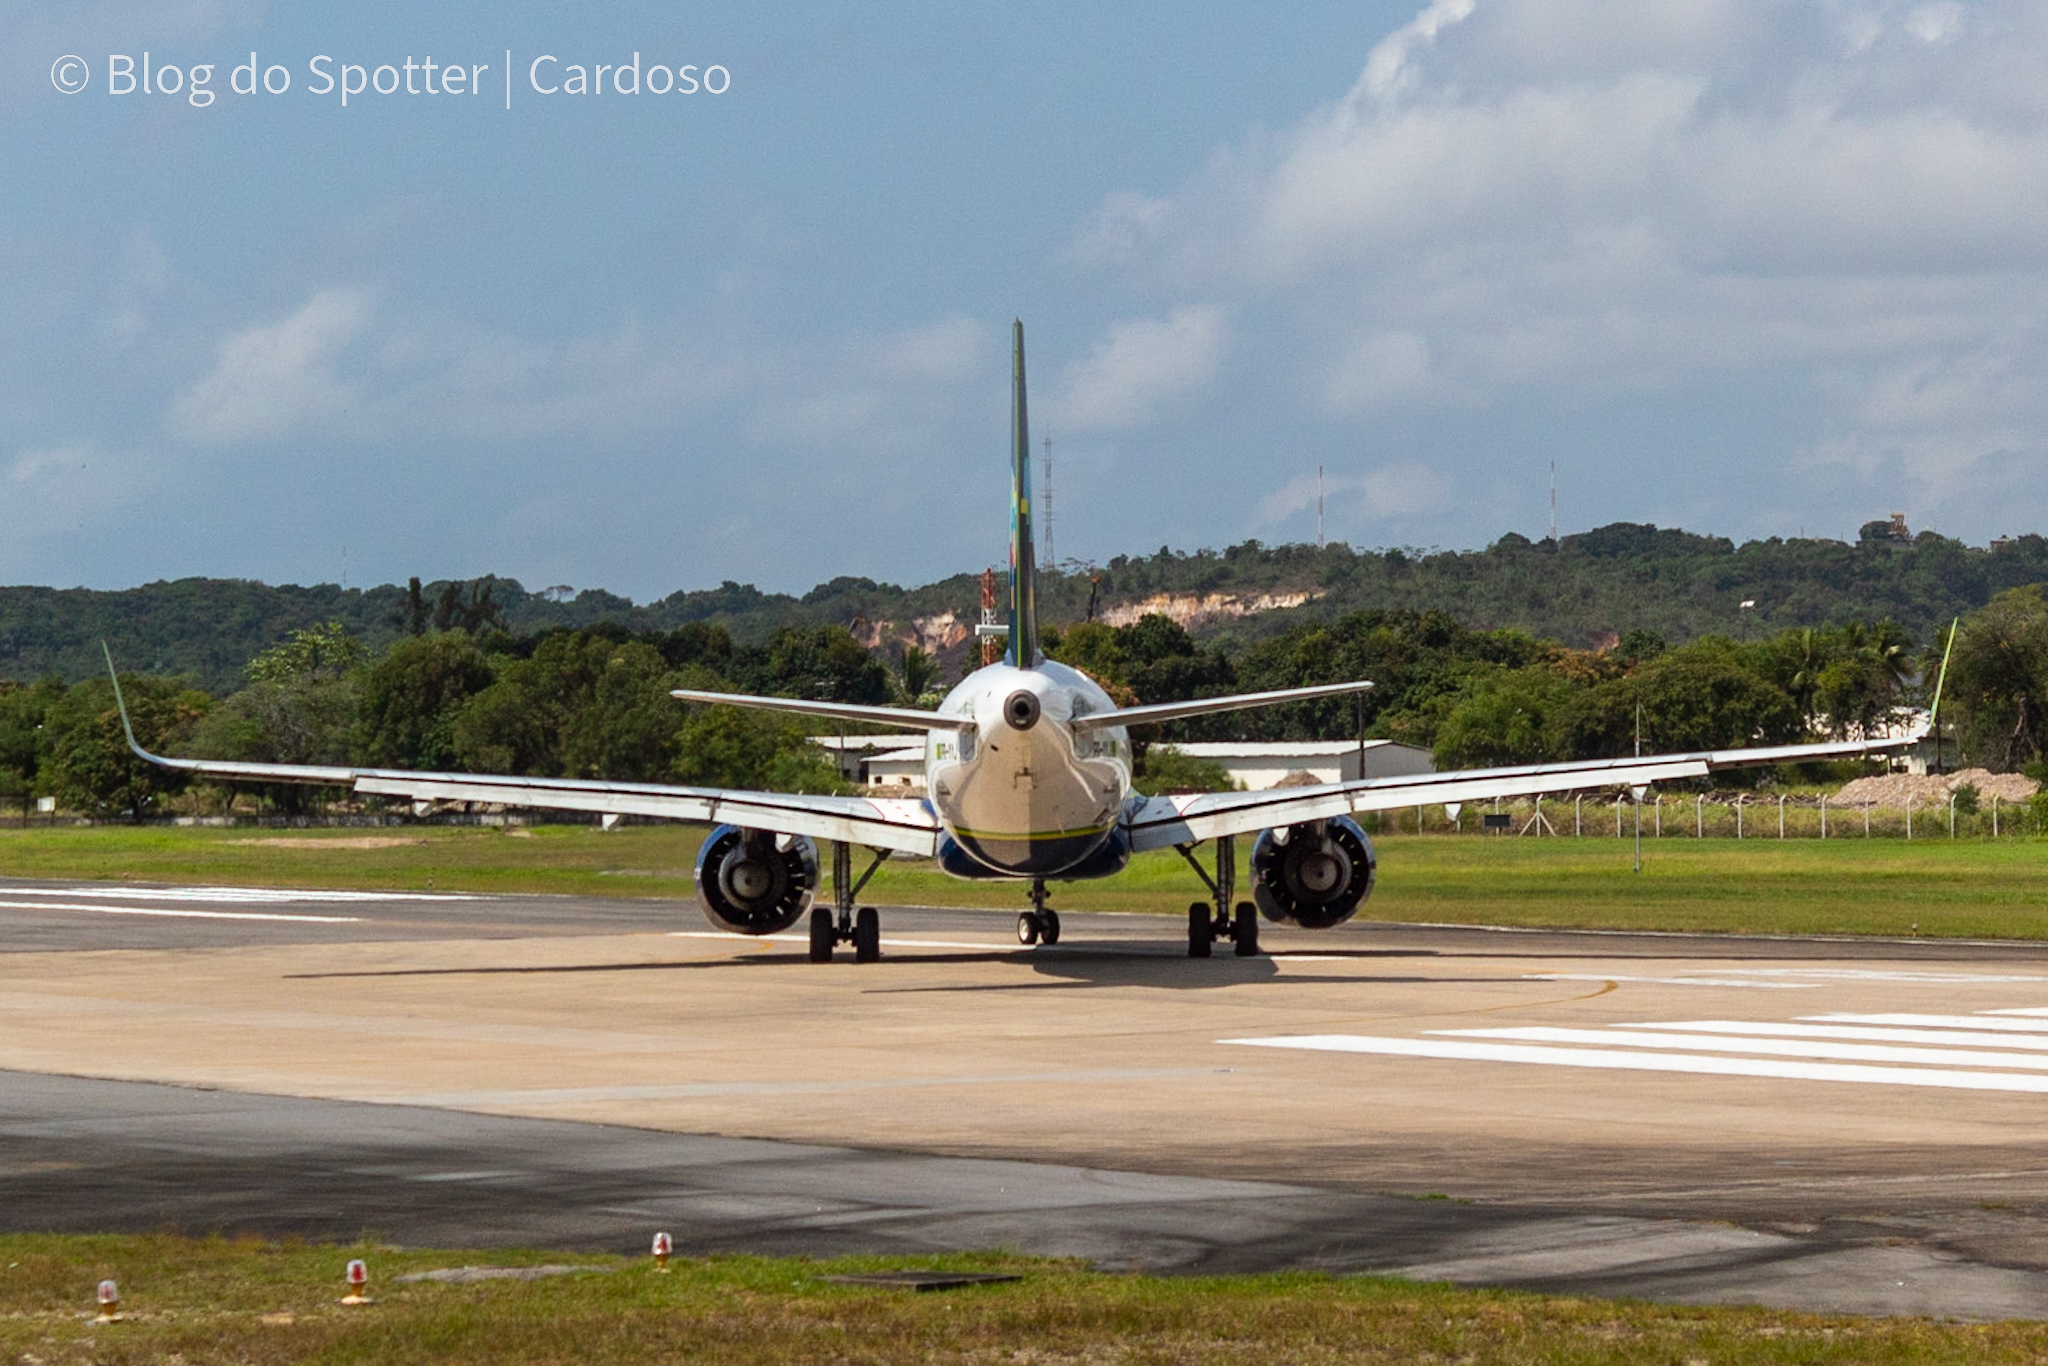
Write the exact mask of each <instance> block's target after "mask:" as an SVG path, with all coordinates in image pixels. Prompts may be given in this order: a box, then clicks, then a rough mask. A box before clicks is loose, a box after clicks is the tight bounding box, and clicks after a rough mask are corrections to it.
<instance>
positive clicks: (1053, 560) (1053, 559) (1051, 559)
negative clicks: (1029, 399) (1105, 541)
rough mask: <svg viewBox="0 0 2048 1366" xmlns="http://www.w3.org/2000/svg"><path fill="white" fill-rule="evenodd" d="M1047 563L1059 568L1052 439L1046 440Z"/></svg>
mask: <svg viewBox="0 0 2048 1366" xmlns="http://www.w3.org/2000/svg"><path fill="white" fill-rule="evenodd" d="M1045 562H1046V563H1047V564H1049V565H1051V566H1052V567H1053V568H1054V569H1058V568H1059V563H1060V561H1059V557H1058V556H1057V555H1055V554H1053V552H1052V438H1051V437H1049V436H1048V437H1047V438H1045Z"/></svg>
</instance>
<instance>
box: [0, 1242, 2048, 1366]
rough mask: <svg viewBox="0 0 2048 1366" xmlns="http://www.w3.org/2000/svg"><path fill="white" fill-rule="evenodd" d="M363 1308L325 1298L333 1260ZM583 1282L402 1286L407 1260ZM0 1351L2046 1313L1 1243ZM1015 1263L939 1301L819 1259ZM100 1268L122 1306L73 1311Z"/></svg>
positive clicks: (1616, 1335) (952, 1359) (461, 1353)
mask: <svg viewBox="0 0 2048 1366" xmlns="http://www.w3.org/2000/svg"><path fill="white" fill-rule="evenodd" d="M352 1256H360V1257H363V1258H364V1259H365V1260H366V1261H367V1262H368V1263H369V1266H370V1270H371V1276H372V1284H371V1287H370V1290H371V1293H372V1295H373V1297H374V1298H375V1299H376V1300H377V1303H375V1304H372V1305H367V1306H359V1307H344V1306H342V1305H340V1304H338V1303H337V1301H338V1300H339V1298H340V1297H341V1295H342V1293H343V1286H342V1271H343V1267H344V1266H345V1264H346V1261H347V1259H348V1258H350V1257H352ZM540 1263H552V1264H556V1265H563V1264H580V1265H585V1266H588V1267H591V1268H594V1269H596V1270H597V1272H598V1274H580V1275H565V1276H554V1277H549V1278H546V1279H537V1280H527V1281H514V1280H494V1281H481V1282H471V1283H466V1284H463V1283H443V1282H417V1283H412V1284H399V1283H397V1282H396V1280H395V1277H396V1276H398V1275H400V1274H402V1273H406V1272H413V1271H421V1270H428V1269H435V1268H452V1267H462V1266H479V1265H489V1266H515V1265H534V1264H540ZM0 1266H4V1268H5V1269H4V1270H0V1360H6V1361H10V1362H16V1361H18V1362H29V1363H36V1364H37V1366H68V1364H69V1363H74V1362H77V1363H84V1362H93V1363H99V1362H129V1361H135V1362H145V1361H147V1362H214V1361H234V1362H247V1363H268V1362H337V1363H338V1362H350V1363H354V1362H377V1363H387V1364H388V1363H408V1362H481V1361H490V1362H534V1363H553V1362H590V1363H597V1364H598V1366H602V1364H603V1363H610V1362H619V1363H625V1362H631V1363H635V1364H636V1366H639V1363H647V1362H673V1361H691V1362H718V1363H722V1364H726V1366H747V1364H748V1363H757V1362H758V1363H768V1362H776V1363H780V1362H795V1361H805V1362H809V1361H817V1362H844V1363H867V1362H876V1363H881V1362H890V1363H899V1362H901V1363H923V1362H946V1363H956V1362H957V1363H1004V1364H1005V1366H1011V1364H1013V1363H1014V1364H1016V1366H1063V1364H1065V1363H1075V1364H1076V1366H1078V1364H1079V1363H1103V1364H1104V1366H1107V1364H1109V1363H1208V1362H1215V1363H1226V1362H1227V1363H1233V1364H1234V1366H1243V1364H1245V1363H1268V1362H1273V1363H1280V1362H1303V1363H1326V1362H1469V1363H1494V1362H1517V1363H1519V1362H1535V1363H1551V1362H1555V1363H1567V1362H1570V1363H1617V1366H1618V1364H1619V1363H1631V1364H1633V1363H1641V1362H1670V1363H1692V1362H1700V1363H1706V1362H1713V1363H1716V1366H1722V1364H1723V1363H1726V1364H1727V1366H1744V1364H1745V1363H1753V1362H1754V1363H1765V1362H1798V1363H1830V1362H1845V1363H1846V1362H1857V1363H1885V1362H1915V1363H1949V1362H1956V1363H1974V1362H2002V1361H2037V1360H2040V1359H2041V1358H2042V1356H2043V1355H2044V1354H2048V1325H2040V1324H2019V1323H2011V1324H1990V1325H1959V1324H1942V1323H1933V1322H1929V1321H1926V1320H1921V1319H1849V1318H1824V1317H1818V1316H1813V1315H1806V1314H1793V1313H1782V1312H1775V1311H1770V1310H1760V1309H1694V1308H1672V1307H1663V1306H1655V1305H1643V1304H1631V1303H1625V1302H1624V1303H1615V1302H1606V1301H1591V1300H1574V1299H1559V1298H1550V1297H1543V1296H1537V1295H1523V1294H1514V1293H1508V1292H1494V1291H1466V1290H1453V1289H1450V1288H1447V1287H1442V1286H1427V1285H1412V1284H1408V1283H1405V1282H1400V1281H1390V1280H1385V1279H1379V1278H1370V1277H1344V1278H1338V1277H1329V1276H1321V1275H1308V1274H1293V1275H1271V1276H1244V1277H1227V1278H1204V1279H1193V1278H1188V1279H1172V1278H1160V1277H1146V1276H1129V1275H1099V1274H1093V1273H1090V1272H1088V1271H1086V1270H1084V1269H1082V1268H1080V1267H1078V1266H1076V1265H1074V1264H1071V1263H1060V1262H1039V1261H1027V1260H1023V1259H1017V1258H1008V1257H1003V1256H1000V1255H990V1256H962V1257H948V1258H941V1259H922V1260H919V1261H916V1262H914V1263H913V1262H903V1261H894V1262H881V1261H875V1260H849V1261H843V1262H833V1263H816V1262H807V1261H794V1260H768V1259H760V1258H742V1257H729V1258H717V1259H713V1260H710V1261H703V1262H692V1261H689V1260H683V1261H679V1262H677V1263H676V1264H674V1265H673V1266H672V1267H671V1269H670V1270H669V1271H668V1272H667V1273H658V1272H656V1271H655V1270H654V1269H653V1266H652V1264H651V1262H650V1261H649V1260H648V1259H646V1258H641V1259H638V1260H636V1261H630V1262H629V1261H625V1260H622V1259H616V1258H605V1257H587V1256H574V1255H564V1254H559V1253H555V1254H541V1253H522V1252H477V1251H475V1250H470V1251H465V1252H441V1253H436V1252H425V1251H409V1252H400V1251H398V1250H395V1249H385V1248H378V1247H366V1248H355V1249H350V1248H331V1247H308V1246H303V1245H295V1246H278V1245H275V1244H266V1243H260V1242H255V1241H243V1240H223V1239H211V1240H198V1241H193V1240H186V1239H180V1238H173V1237H168V1236H155V1237H147V1238H121V1237H109V1236H90V1237H7V1238H0ZM906 1266H916V1267H920V1268H933V1269H936V1268H944V1269H950V1270H987V1271H1005V1272H1012V1273H1018V1274H1021V1277H1022V1279H1020V1280H1018V1281H1015V1282H1011V1283H1008V1284H1000V1285H984V1286H977V1287H972V1288H963V1289H956V1290H948V1291H943V1292H937V1293H927V1294H911V1293H908V1292H905V1291H901V1290H877V1289H873V1288H868V1287H847V1286H841V1285H836V1284H833V1283H831V1282H828V1281H826V1280H824V1279H823V1277H824V1276H825V1275H827V1274H835V1273H846V1272H873V1271H877V1270H883V1269H893V1268H898V1267H906ZM103 1278H112V1279H114V1280H116V1281H117V1282H118V1283H119V1285H120V1288H121V1293H122V1304H121V1309H122V1312H123V1313H124V1314H126V1315H128V1316H129V1317H128V1318H127V1320H126V1321H124V1322H118V1323H112V1324H107V1325H93V1324H91V1323H90V1322H89V1320H90V1318H91V1317H92V1315H93V1310H94V1303H93V1288H94V1286H95V1285H96V1284H97V1283H98V1282H99V1281H100V1280H101V1279H103Z"/></svg>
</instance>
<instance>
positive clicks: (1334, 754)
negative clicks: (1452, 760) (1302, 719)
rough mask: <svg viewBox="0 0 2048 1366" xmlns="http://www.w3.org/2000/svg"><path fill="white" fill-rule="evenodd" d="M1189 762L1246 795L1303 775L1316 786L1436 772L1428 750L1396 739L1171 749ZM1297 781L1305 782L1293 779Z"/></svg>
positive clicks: (1239, 743) (1222, 744) (1240, 742)
mask: <svg viewBox="0 0 2048 1366" xmlns="http://www.w3.org/2000/svg"><path fill="white" fill-rule="evenodd" d="M1174 748H1175V749H1178V750H1179V751H1180V752H1181V753H1182V754H1185V755H1187V756H1188V757H1189V758H1190V759H1203V760H1206V761H1208V762H1209V763H1213V764H1221V765H1222V766H1223V769H1224V771H1225V772H1226V773H1228V774H1229V775H1230V776H1231V777H1232V778H1233V779H1235V780H1236V781H1237V782H1239V783H1242V784H1243V785H1244V787H1245V790H1246V791H1248V792H1261V791H1264V790H1265V789H1266V788H1269V787H1277V786H1279V784H1280V781H1281V779H1283V778H1286V777H1288V776H1289V775H1291V774H1296V773H1305V774H1307V775H1308V777H1309V779H1313V780H1314V781H1316V782H1319V783H1343V782H1350V781H1352V780H1353V779H1356V778H1398V777H1403V776H1406V775H1409V774H1415V773H1434V772H1436V763H1435V761H1434V760H1432V759H1431V758H1430V754H1429V751H1428V750H1426V749H1419V748H1417V747H1416V746H1414V745H1404V744H1401V743H1400V742H1399V741H1395V740H1367V741H1365V742H1364V743H1363V744H1361V743H1360V742H1358V741H1357V740H1309V741H1303V742H1298V743H1285V744H1254V743H1252V742H1250V741H1246V740H1233V741H1221V742H1215V743H1201V744H1190V745H1175V746H1174ZM1295 781H1296V782H1297V783H1300V782H1303V781H1306V780H1305V779H1300V778H1297V779H1295Z"/></svg>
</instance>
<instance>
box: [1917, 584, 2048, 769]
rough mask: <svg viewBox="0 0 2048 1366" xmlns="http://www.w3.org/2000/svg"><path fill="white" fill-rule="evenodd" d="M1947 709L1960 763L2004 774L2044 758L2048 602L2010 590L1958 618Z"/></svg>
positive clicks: (2029, 591)
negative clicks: (1960, 758) (1958, 748)
mask: <svg viewBox="0 0 2048 1366" xmlns="http://www.w3.org/2000/svg"><path fill="white" fill-rule="evenodd" d="M1942 706H1943V708H1944V710H1947V711H1949V712H1950V714H1951V715H1953V716H1954V718H1955V727H1956V734H1957V737H1958V739H1959V742H1960V748H1961V750H1962V757H1963V759H1964V761H1965V762H1968V763H1979V764H1983V765H1984V766H1985V767H1987V768H1990V769H1994V770H1996V771H1999V772H2009V771H2011V770H2013V769H2016V768H2020V767H2022V766H2024V765H2026V764H2028V763H2030V762H2034V761H2037V760H2039V759H2041V758H2042V757H2043V752H2042V751H2043V740H2044V734H2043V726H2044V724H2048V601H2043V599H2042V595H2041V589H2040V588H2039V587H2026V588H2014V589H2009V590H2007V591H2006V592H2003V593H2000V594H1999V595H1998V596H1997V597H1995V598H1993V599H1992V600H1991V602H1990V605H1989V606H1987V607H1985V608H1984V610H1983V611H1981V612H1974V613H1972V614H1970V615H1969V616H1967V617H1965V618H1964V619H1963V623H1962V626H1961V627H1960V628H1959V629H1958V630H1957V632H1956V640H1955V649H1954V653H1953V655H1952V656H1951V659H1950V663H1949V674H1948V686H1947V694H1946V698H1945V700H1944V701H1943V703H1942Z"/></svg>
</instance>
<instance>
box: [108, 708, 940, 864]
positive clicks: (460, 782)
mask: <svg viewBox="0 0 2048 1366" xmlns="http://www.w3.org/2000/svg"><path fill="white" fill-rule="evenodd" d="M119 687H120V685H119V684H118V683H116V684H115V688H116V691H115V699H116V701H120V693H119ZM121 724H122V726H123V727H124V728H125V729H126V730H127V734H128V747H129V748H130V749H131V750H133V751H134V752H135V754H136V756H137V757H138V758H141V759H145V760H147V761H148V762H150V763H152V764H156V765H159V766H160V767H163V768H170V769H176V770H178V771H179V772H182V773H190V774H192V775H194V776H195V777H201V778H219V779H225V780H228V781H231V782H247V783H311V784H317V785H321V786H330V787H346V788H348V789H350V790H351V791H354V792H360V793H362V794H364V795H366V796H378V797H402V798H408V799H410V800H411V801H413V802H414V803H415V804H417V805H418V806H420V807H422V808H423V807H425V806H426V805H427V804H429V803H432V802H497V803H501V804H503V805H505V806H530V807H536V808H541V809H544V810H553V811H594V812H597V813H599V814H602V815H619V816H657V817H662V818H664V819H668V820H678V821H705V822H709V823H713V824H717V823H720V822H727V821H729V822H731V823H732V824H734V825H741V826H746V827H747V828H749V829H753V830H772V831H774V832H776V833H777V834H787V835H809V836H810V837H811V838H813V839H821V840H846V841H848V842H849V843H853V844H863V845H866V846H868V847H869V848H873V849H893V850H896V851H897V852H899V853H905V854H917V855H921V856H923V857H925V858H930V857H931V856H932V855H933V854H934V853H935V852H936V851H937V848H938V829H939V824H938V821H937V820H936V819H935V818H934V817H933V815H932V813H931V812H930V811H929V810H927V809H926V808H925V805H924V803H923V802H918V801H907V800H903V799H901V798H894V799H891V798H869V797H828V796H806V795H804V794H802V793H792V792H739V791H731V790H727V789H724V788H710V787H671V786H668V785H666V784H662V783H613V782H604V781H601V780H595V779H586V778H518V777H510V776H495V775H491V774H477V773H415V772H412V771H409V770H406V769H391V768H347V767H328V766H322V765H313V764H249V763H236V762H230V761H228V760H222V759H172V758H167V757H166V756H164V755H161V754H151V753H150V752H149V751H148V750H146V749H144V748H143V747H142V746H141V745H139V744H137V743H136V741H135V730H134V727H132V726H130V725H129V724H128V707H127V704H126V703H125V702H122V703H121Z"/></svg>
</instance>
